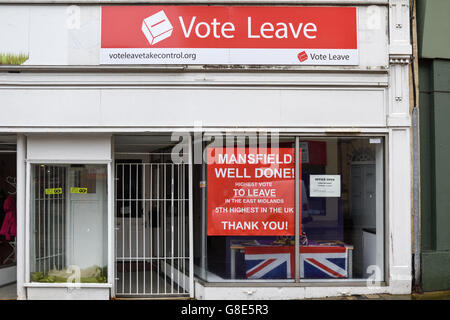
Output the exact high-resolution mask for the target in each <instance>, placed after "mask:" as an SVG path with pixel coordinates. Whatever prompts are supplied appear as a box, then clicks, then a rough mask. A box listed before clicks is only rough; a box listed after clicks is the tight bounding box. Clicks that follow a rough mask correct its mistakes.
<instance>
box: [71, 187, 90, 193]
mask: <svg viewBox="0 0 450 320" xmlns="http://www.w3.org/2000/svg"><path fill="white" fill-rule="evenodd" d="M87 191H88V189H87V188H77V187H72V188H70V193H83V194H84V193H87Z"/></svg>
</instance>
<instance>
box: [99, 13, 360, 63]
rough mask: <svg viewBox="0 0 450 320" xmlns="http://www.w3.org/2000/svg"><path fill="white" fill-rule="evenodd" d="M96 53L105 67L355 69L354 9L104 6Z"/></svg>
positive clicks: (355, 20) (355, 24)
mask: <svg viewBox="0 0 450 320" xmlns="http://www.w3.org/2000/svg"><path fill="white" fill-rule="evenodd" d="M101 48H102V50H101V51H102V54H101V62H102V63H111V64H113V63H166V64H167V63H193V64H199V63H249V64H260V63H261V64H336V65H339V64H357V63H358V61H357V60H358V59H357V58H358V56H357V16H356V8H355V7H268V6H259V7H258V6H247V7H245V6H106V7H102V35H101ZM136 49H138V50H136ZM175 49H176V50H175ZM182 49H183V50H182Z"/></svg>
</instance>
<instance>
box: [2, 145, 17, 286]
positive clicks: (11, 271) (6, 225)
mask: <svg viewBox="0 0 450 320" xmlns="http://www.w3.org/2000/svg"><path fill="white" fill-rule="evenodd" d="M16 167H17V165H16V137H15V136H0V287H2V286H5V285H9V284H13V283H15V282H16V231H17V219H16V217H17V213H16Z"/></svg>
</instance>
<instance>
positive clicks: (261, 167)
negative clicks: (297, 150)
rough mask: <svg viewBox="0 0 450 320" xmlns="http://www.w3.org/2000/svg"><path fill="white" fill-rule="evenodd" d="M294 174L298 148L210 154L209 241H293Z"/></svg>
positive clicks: (213, 151)
mask: <svg viewBox="0 0 450 320" xmlns="http://www.w3.org/2000/svg"><path fill="white" fill-rule="evenodd" d="M300 165H301V163H300ZM294 168H295V159H294V149H293V148H278V149H265V148H258V149H256V148H255V149H252V148H226V149H222V148H209V149H208V169H207V175H208V176H207V178H208V182H207V186H208V192H207V194H208V196H207V201H208V205H207V210H208V214H207V229H208V230H207V233H208V235H241V236H243V235H267V236H269V235H272V236H274V235H275V236H289V235H294V234H295V211H294V209H295V207H294V206H295V196H294V195H295V175H294ZM300 194H301V192H300Z"/></svg>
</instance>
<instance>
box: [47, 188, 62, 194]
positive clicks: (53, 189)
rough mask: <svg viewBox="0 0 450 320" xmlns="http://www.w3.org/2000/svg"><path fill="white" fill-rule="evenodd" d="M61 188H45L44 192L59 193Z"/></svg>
mask: <svg viewBox="0 0 450 320" xmlns="http://www.w3.org/2000/svg"><path fill="white" fill-rule="evenodd" d="M61 193H62V188H48V189H45V194H61Z"/></svg>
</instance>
